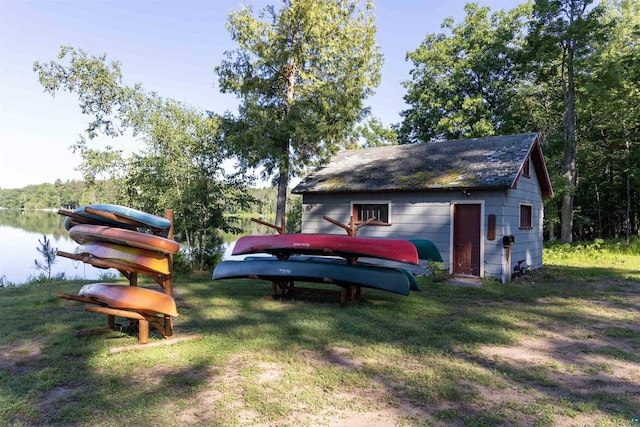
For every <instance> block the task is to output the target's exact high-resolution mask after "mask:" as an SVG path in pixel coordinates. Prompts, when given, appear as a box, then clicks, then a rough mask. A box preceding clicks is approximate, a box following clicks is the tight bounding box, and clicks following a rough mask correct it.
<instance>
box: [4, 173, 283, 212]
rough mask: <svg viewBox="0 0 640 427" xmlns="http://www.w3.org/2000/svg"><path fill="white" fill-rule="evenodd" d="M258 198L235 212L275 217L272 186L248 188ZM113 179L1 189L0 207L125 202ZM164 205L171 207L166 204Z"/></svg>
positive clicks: (23, 207) (18, 207)
mask: <svg viewBox="0 0 640 427" xmlns="http://www.w3.org/2000/svg"><path fill="white" fill-rule="evenodd" d="M249 192H250V193H251V195H252V196H253V197H254V198H255V199H257V200H258V201H259V203H257V204H256V205H255V206H254V207H253V211H251V212H234V214H235V215H239V216H247V217H264V218H268V219H272V218H274V217H275V208H276V198H277V192H276V190H275V189H274V188H254V189H250V190H249ZM121 195H122V191H121V189H120V188H119V185H118V183H117V182H116V181H95V182H94V183H93V184H92V185H88V184H87V183H86V182H84V181H76V180H73V181H66V182H62V181H61V180H57V181H56V182H55V183H54V184H51V183H47V184H38V185H29V186H26V187H24V188H16V189H1V188H0V208H5V209H74V208H76V207H78V206H86V205H90V204H95V203H109V204H126V203H125V202H123V199H122V196H121ZM166 208H172V207H171V206H166Z"/></svg>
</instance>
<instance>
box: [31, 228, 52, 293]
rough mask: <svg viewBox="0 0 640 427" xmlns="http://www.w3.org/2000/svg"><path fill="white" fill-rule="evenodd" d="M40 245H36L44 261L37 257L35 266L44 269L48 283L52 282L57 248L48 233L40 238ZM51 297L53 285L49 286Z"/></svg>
mask: <svg viewBox="0 0 640 427" xmlns="http://www.w3.org/2000/svg"><path fill="white" fill-rule="evenodd" d="M38 243H39V244H40V246H38V247H36V249H37V250H38V252H39V253H40V255H42V262H40V261H38V260H37V259H36V260H34V266H35V268H36V269H37V270H40V271H42V272H43V273H44V274H45V275H46V280H47V283H49V282H51V271H52V268H53V264H55V262H56V252H57V250H58V249H57V248H54V247H52V246H51V241H50V240H49V239H48V238H47V236H46V235H43V236H42V240H40V239H38ZM47 289H48V294H49V297H50V296H51V286H48V287H47Z"/></svg>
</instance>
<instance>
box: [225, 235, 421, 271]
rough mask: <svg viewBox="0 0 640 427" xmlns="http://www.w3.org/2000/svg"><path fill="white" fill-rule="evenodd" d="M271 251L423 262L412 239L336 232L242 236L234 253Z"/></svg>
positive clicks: (282, 255)
mask: <svg viewBox="0 0 640 427" xmlns="http://www.w3.org/2000/svg"><path fill="white" fill-rule="evenodd" d="M255 253H268V254H272V255H276V256H279V257H288V256H289V255H293V254H304V255H333V256H341V257H345V258H357V257H370V258H381V259H388V260H392V261H400V262H406V263H411V264H419V259H418V251H417V250H416V247H415V245H414V244H413V243H411V242H410V241H408V240H400V239H383V238H375V237H350V236H343V235H336V234H274V235H264V236H244V237H241V238H240V239H238V241H237V242H236V245H235V247H234V249H233V255H246V254H255Z"/></svg>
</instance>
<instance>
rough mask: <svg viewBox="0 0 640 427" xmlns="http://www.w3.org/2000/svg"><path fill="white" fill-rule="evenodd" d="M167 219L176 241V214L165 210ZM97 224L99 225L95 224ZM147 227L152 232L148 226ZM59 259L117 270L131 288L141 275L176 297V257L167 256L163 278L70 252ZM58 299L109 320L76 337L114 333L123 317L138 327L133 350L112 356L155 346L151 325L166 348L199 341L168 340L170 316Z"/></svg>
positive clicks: (110, 216)
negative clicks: (72, 303) (151, 334)
mask: <svg viewBox="0 0 640 427" xmlns="http://www.w3.org/2000/svg"><path fill="white" fill-rule="evenodd" d="M85 210H86V212H88V213H91V214H93V215H96V216H102V217H104V218H108V219H114V220H117V221H120V222H126V223H128V224H131V225H134V226H142V225H144V224H141V223H138V222H137V221H135V220H128V219H125V218H122V217H120V216H117V215H115V214H112V213H110V212H104V211H101V210H97V209H93V208H90V207H86V208H85ZM58 214H60V215H63V216H68V217H71V218H73V219H78V220H82V221H83V222H84V223H90V220H89V221H88V220H87V218H86V217H82V216H79V215H77V214H75V213H73V212H69V211H64V210H59V211H58ZM164 217H165V218H167V219H168V220H170V221H171V227H170V228H169V232H168V235H167V238H169V239H172V238H173V210H172V209H165V211H164ZM96 224H98V222H97V221H96ZM146 227H147V228H149V227H148V226H146ZM150 229H151V228H150ZM151 231H152V232H154V234H157V233H156V232H157V231H158V230H153V229H151ZM57 255H59V256H62V257H65V258H70V259H73V260H76V261H81V262H83V263H86V264H90V265H93V266H94V267H98V268H105V269H106V268H114V269H116V270H118V271H119V272H120V274H122V275H123V276H124V277H125V278H126V279H127V280H128V281H129V286H138V275H140V274H142V275H145V276H149V277H151V278H152V279H153V280H154V281H155V282H156V283H157V284H158V285H160V286H161V287H162V289H163V291H164V293H165V294H166V295H169V296H171V297H173V280H172V276H173V275H172V272H173V262H172V261H173V256H172V255H170V254H167V255H166V256H167V257H169V274H160V273H157V272H154V271H151V270H147V269H145V268H142V267H137V266H133V265H130V264H127V263H124V262H118V261H117V260H110V259H102V258H96V257H92V256H89V255H85V254H74V253H69V252H63V251H58V252H57ZM57 297H58V298H64V299H68V300H72V301H77V302H82V303H85V306H84V310H85V311H89V312H93V313H99V314H105V315H106V316H107V323H106V326H105V327H103V328H96V329H87V330H82V331H78V332H77V334H78V335H79V336H86V335H97V334H103V333H107V332H110V331H113V330H114V328H115V318H116V317H124V318H126V319H129V322H130V326H132V327H137V329H138V344H137V345H134V346H125V347H119V348H116V349H111V351H110V352H111V353H114V352H119V351H124V350H128V349H140V348H146V347H149V346H152V345H153V343H149V325H151V326H153V327H154V328H155V329H157V330H158V331H159V332H160V334H161V335H162V338H163V340H162V341H163V343H164V344H169V343H172V342H177V341H182V340H185V339H193V338H197V337H196V336H193V337H186V338H182V339H175V338H174V339H172V340H169V339H168V338H169V337H171V336H172V335H173V317H172V316H170V315H167V314H160V313H157V314H149V313H143V312H140V311H137V310H134V309H126V310H125V309H121V308H113V307H109V306H108V305H106V304H104V303H101V302H99V301H97V300H95V299H92V298H89V297H85V296H80V295H72V294H66V293H58V294H57Z"/></svg>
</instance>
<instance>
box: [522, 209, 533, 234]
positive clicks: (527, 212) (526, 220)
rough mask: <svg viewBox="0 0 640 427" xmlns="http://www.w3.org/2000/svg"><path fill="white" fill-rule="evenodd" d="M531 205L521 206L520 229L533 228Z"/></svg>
mask: <svg viewBox="0 0 640 427" xmlns="http://www.w3.org/2000/svg"><path fill="white" fill-rule="evenodd" d="M532 210H533V209H532V207H531V205H520V228H532V226H531V224H532V222H531V212H532Z"/></svg>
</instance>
